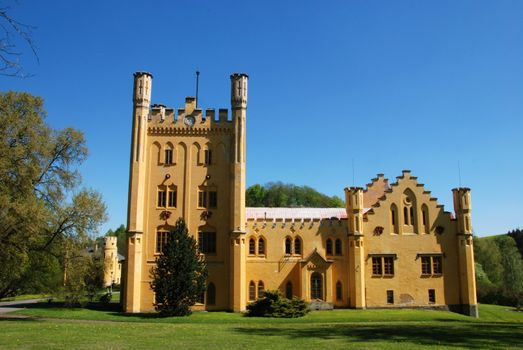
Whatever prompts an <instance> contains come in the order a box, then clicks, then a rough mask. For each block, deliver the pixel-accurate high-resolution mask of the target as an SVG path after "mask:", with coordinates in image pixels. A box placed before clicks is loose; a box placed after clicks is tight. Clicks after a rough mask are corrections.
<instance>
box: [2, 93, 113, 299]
mask: <svg viewBox="0 0 523 350" xmlns="http://www.w3.org/2000/svg"><path fill="white" fill-rule="evenodd" d="M45 117H46V112H45V110H44V108H43V100H42V99H41V98H39V97H35V96H32V95H30V94H27V93H16V92H7V93H0V246H1V247H2V249H0V266H2V269H0V270H1V271H2V272H0V297H3V296H8V295H13V294H17V293H19V292H20V286H22V285H23V284H24V283H22V278H24V276H27V274H26V272H27V270H28V268H29V267H30V265H31V264H30V261H31V259H30V257H31V254H34V253H35V252H41V253H42V252H43V253H46V254H51V255H53V256H55V257H56V258H58V259H59V261H61V262H62V264H63V262H64V258H63V257H64V252H65V251H66V250H65V249H64V245H65V244H66V243H67V242H68V241H69V240H72V241H74V243H75V244H78V243H81V242H85V241H86V240H87V239H88V238H89V237H90V236H91V235H92V234H93V233H95V231H96V230H97V229H98V227H99V225H100V224H101V223H102V222H104V221H105V220H106V208H105V204H104V203H103V201H102V198H101V196H100V194H98V193H97V192H95V191H93V190H89V189H79V186H80V184H81V181H80V174H79V172H78V166H79V165H80V164H81V163H82V162H83V161H84V160H85V159H86V157H87V147H86V146H85V140H84V137H83V135H82V133H81V132H79V131H77V130H75V129H71V128H67V129H64V130H54V129H52V128H50V127H49V126H47V125H46V123H45Z"/></svg>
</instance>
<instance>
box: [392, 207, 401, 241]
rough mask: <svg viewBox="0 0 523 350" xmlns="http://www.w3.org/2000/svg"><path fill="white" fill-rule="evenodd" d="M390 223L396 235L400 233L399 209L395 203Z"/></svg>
mask: <svg viewBox="0 0 523 350" xmlns="http://www.w3.org/2000/svg"><path fill="white" fill-rule="evenodd" d="M390 223H391V226H392V227H391V231H392V232H393V233H396V234H397V233H400V230H399V224H398V208H397V207H396V204H394V203H393V204H392V205H391V206H390Z"/></svg>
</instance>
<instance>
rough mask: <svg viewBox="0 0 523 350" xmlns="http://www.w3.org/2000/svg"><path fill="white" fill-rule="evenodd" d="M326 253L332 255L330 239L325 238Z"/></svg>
mask: <svg viewBox="0 0 523 350" xmlns="http://www.w3.org/2000/svg"><path fill="white" fill-rule="evenodd" d="M326 250H327V255H332V239H330V238H327V245H326Z"/></svg>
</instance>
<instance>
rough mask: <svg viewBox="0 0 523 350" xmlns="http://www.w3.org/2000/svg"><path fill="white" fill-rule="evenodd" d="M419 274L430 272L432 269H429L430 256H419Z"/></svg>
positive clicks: (428, 273)
mask: <svg viewBox="0 0 523 350" xmlns="http://www.w3.org/2000/svg"><path fill="white" fill-rule="evenodd" d="M421 274H422V275H430V274H432V270H431V269H430V256H422V257H421Z"/></svg>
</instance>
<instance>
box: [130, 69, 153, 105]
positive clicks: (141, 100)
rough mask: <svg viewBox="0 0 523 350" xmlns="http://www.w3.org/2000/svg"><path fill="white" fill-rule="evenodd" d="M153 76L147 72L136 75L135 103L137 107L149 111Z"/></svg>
mask: <svg viewBox="0 0 523 350" xmlns="http://www.w3.org/2000/svg"><path fill="white" fill-rule="evenodd" d="M152 81H153V76H152V75H151V74H150V73H147V72H136V73H134V89H133V102H134V106H135V107H144V108H147V109H149V106H150V104H151V88H152Z"/></svg>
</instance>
